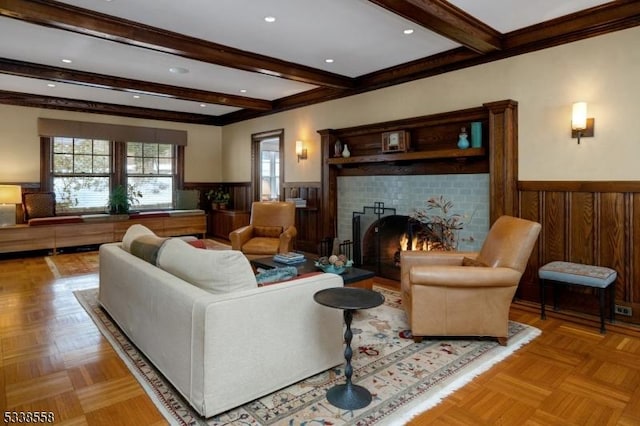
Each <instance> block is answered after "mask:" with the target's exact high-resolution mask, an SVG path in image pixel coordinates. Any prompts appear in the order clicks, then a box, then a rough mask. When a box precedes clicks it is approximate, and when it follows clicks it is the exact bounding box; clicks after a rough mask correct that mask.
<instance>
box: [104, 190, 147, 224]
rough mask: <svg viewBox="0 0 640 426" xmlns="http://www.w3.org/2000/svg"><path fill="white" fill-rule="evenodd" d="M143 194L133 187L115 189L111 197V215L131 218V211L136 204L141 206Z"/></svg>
mask: <svg viewBox="0 0 640 426" xmlns="http://www.w3.org/2000/svg"><path fill="white" fill-rule="evenodd" d="M139 198H142V192H140V191H138V190H137V189H135V188H134V186H133V185H127V187H126V188H125V187H124V186H123V185H118V186H116V187H115V188H113V191H111V194H110V195H109V205H108V207H109V214H111V215H122V216H126V217H129V209H130V208H131V206H132V205H134V204H140V200H139Z"/></svg>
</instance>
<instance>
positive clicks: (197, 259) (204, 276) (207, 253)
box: [157, 238, 258, 294]
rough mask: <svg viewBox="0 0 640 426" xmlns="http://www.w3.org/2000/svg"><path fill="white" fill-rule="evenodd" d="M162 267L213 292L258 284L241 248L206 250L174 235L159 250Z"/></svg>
mask: <svg viewBox="0 0 640 426" xmlns="http://www.w3.org/2000/svg"><path fill="white" fill-rule="evenodd" d="M157 264H158V267H159V268H161V269H164V270H165V271H167V272H169V273H170V274H173V275H175V276H177V277H178V278H181V279H183V280H185V281H187V282H189V283H191V284H193V285H195V286H196V287H200V288H202V289H203V290H206V291H208V292H209V293H213V294H222V293H230V292H234V291H241V290H249V289H252V288H256V287H257V286H258V284H257V282H256V277H255V276H254V275H253V269H251V265H250V264H249V261H248V260H247V258H246V257H245V256H244V255H243V254H242V253H241V252H239V251H237V250H202V249H198V248H195V247H193V246H191V245H190V244H189V243H186V242H184V241H182V240H180V239H178V238H171V239H169V240H167V241H165V243H164V244H163V245H162V248H161V249H160V252H159V253H158V260H157Z"/></svg>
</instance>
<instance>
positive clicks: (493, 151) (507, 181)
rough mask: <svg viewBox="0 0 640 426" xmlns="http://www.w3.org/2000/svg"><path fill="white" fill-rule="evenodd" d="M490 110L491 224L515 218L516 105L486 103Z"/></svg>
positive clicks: (516, 197) (516, 170)
mask: <svg viewBox="0 0 640 426" xmlns="http://www.w3.org/2000/svg"><path fill="white" fill-rule="evenodd" d="M484 106H485V107H486V108H487V109H488V110H489V174H490V177H489V181H490V188H489V193H490V199H491V206H490V212H489V215H490V217H489V219H490V222H491V223H493V222H495V221H496V219H498V218H499V217H500V216H502V215H510V216H516V215H517V214H518V103H517V102H516V101H512V100H505V101H498V102H491V103H486V104H484Z"/></svg>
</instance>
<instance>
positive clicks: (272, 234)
mask: <svg viewBox="0 0 640 426" xmlns="http://www.w3.org/2000/svg"><path fill="white" fill-rule="evenodd" d="M280 234H282V226H258V225H254V227H253V236H254V237H264V238H280Z"/></svg>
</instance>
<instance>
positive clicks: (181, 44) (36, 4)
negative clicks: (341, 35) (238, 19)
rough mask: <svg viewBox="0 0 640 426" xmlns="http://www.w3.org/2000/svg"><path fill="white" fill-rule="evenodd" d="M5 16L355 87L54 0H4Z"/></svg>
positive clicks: (315, 72)
mask: <svg viewBox="0 0 640 426" xmlns="http://www.w3.org/2000/svg"><path fill="white" fill-rule="evenodd" d="M0 15H3V16H7V17H10V18H15V19H19V20H21V21H25V22H29V23H32V24H38V25H44V26H47V27H51V28H56V29H60V30H65V31H72V32H75V33H78V34H83V35H87V36H92V37H97V38H100V39H103V40H108V41H115V42H119V43H123V44H126V45H130V46H137V47H143V48H146V49H152V50H156V51H159V52H164V53H169V54H171V55H176V56H181V57H183V58H188V59H193V60H197V61H202V62H207V63H210V64H215V65H220V66H224V67H229V68H236V69H240V70H244V71H250V72H256V73H260V74H265V75H269V76H274V77H281V78H285V79H289V80H295V81H300V82H303V83H308V84H313V85H317V86H327V87H334V88H341V89H343V88H348V87H351V86H352V85H353V80H352V79H351V78H350V77H345V76H342V75H339V74H335V73H330V72H327V71H322V70H319V69H315V68H311V67H307V66H305V65H300V64H295V63H292V62H287V61H283V60H279V59H275V58H271V57H268V56H265V55H260V54H257V53H251V52H246V51H243V50H240V49H236V48H233V47H228V46H223V45H221V44H217V43H213V42H209V41H206V40H201V39H198V38H195V37H189V36H186V35H183V34H178V33H174V32H171V31H166V30H163V29H160V28H155V27H151V26H148V25H144V24H140V23H138V22H133V21H128V20H125V19H120V18H116V17H113V16H109V15H105V14H101V13H98V12H94V11H91V10H87V9H82V8H79V7H75V6H71V5H67V4H64V3H59V2H55V1H50V0H0Z"/></svg>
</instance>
